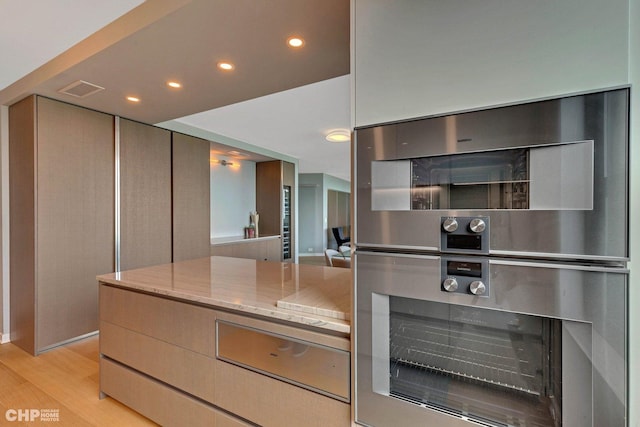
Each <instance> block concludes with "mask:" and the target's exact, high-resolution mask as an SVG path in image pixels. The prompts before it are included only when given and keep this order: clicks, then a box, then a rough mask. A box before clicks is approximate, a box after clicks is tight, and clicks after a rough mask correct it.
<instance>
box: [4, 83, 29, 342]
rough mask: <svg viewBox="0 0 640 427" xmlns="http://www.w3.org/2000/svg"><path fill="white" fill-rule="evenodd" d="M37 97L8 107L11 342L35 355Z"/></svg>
mask: <svg viewBox="0 0 640 427" xmlns="http://www.w3.org/2000/svg"><path fill="white" fill-rule="evenodd" d="M35 134H36V132H35V97H33V96H31V97H29V98H25V99H24V100H22V101H20V102H19V103H17V104H15V105H12V106H11V107H10V108H9V203H10V206H11V209H10V215H9V221H10V225H9V227H10V229H11V235H10V244H9V245H10V253H11V260H10V280H11V288H10V294H11V296H10V307H11V314H10V320H9V322H10V328H11V341H12V342H13V343H14V344H16V345H17V346H19V347H21V348H23V349H24V350H26V351H28V352H29V353H34V352H35V199H34V197H35V194H34V189H35V185H34V184H35V182H34V179H35V172H34V162H35V160H34V159H35V157H34V154H35Z"/></svg>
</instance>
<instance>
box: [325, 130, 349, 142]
mask: <svg viewBox="0 0 640 427" xmlns="http://www.w3.org/2000/svg"><path fill="white" fill-rule="evenodd" d="M326 140H327V141H329V142H347V141H350V140H351V132H349V131H348V130H347V129H334V130H332V131H330V132H329V133H328V134H327V136H326Z"/></svg>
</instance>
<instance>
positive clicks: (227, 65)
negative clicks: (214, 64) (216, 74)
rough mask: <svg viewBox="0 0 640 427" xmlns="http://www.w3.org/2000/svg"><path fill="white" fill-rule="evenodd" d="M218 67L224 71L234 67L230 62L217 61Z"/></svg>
mask: <svg viewBox="0 0 640 427" xmlns="http://www.w3.org/2000/svg"><path fill="white" fill-rule="evenodd" d="M218 68H220V69H221V70H224V71H231V70H233V69H234V68H235V67H234V65H233V64H232V63H230V62H218Z"/></svg>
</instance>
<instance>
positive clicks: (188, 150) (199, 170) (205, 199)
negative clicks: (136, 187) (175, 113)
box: [172, 132, 211, 262]
mask: <svg viewBox="0 0 640 427" xmlns="http://www.w3.org/2000/svg"><path fill="white" fill-rule="evenodd" d="M172 161H173V184H172V185H173V261H174V262H177V261H184V260H187V259H194V258H202V257H206V256H209V241H210V235H211V232H210V228H211V213H210V210H211V206H210V198H211V190H210V166H209V165H210V163H209V141H206V140H204V139H200V138H195V137H192V136H188V135H183V134H180V133H175V132H174V133H173V159H172Z"/></svg>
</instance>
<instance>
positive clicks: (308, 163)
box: [0, 0, 350, 180]
mask: <svg viewBox="0 0 640 427" xmlns="http://www.w3.org/2000/svg"><path fill="white" fill-rule="evenodd" d="M138 4H140V6H139V7H137V8H136V6H138ZM132 8H133V10H132V11H130V12H129V13H126V12H127V10H128V9H132ZM123 13H126V14H124V15H123ZM121 15H123V16H122V17H120V18H118V17H119V16H121ZM111 21H113V22H111ZM25 23H28V25H25ZM105 25H106V26H105ZM61 29H62V30H61ZM292 34H300V35H302V36H303V37H304V38H305V40H306V44H305V47H304V48H303V49H302V50H299V51H293V50H291V49H289V48H287V47H286V45H285V40H286V38H287V37H288V36H290V35H292ZM76 43H77V44H76ZM0 58H2V63H3V66H2V68H0V88H3V89H2V90H0V103H1V104H4V105H10V104H11V103H13V102H15V101H17V100H19V99H20V98H22V97H24V96H26V95H29V94H30V93H38V94H41V95H45V96H48V97H51V98H54V99H60V100H62V101H66V102H71V103H74V104H77V105H82V106H85V107H88V108H93V109H96V110H99V111H105V112H108V113H112V114H117V115H120V116H123V117H127V118H131V119H134V120H139V121H142V122H146V123H161V122H166V121H173V120H175V121H177V122H179V123H183V124H187V125H190V126H195V127H198V128H201V129H203V130H205V131H209V132H212V133H215V134H219V135H224V136H226V137H229V138H233V139H236V140H239V141H243V142H246V143H249V144H251V145H254V146H257V147H262V148H265V149H268V150H271V151H275V152H279V153H283V154H286V155H288V156H291V157H294V158H297V159H298V160H299V171H300V172H301V173H327V174H330V175H333V176H336V177H339V178H343V179H346V180H349V179H350V161H349V156H350V148H349V144H348V143H346V144H345V143H343V144H335V143H334V144H332V143H329V142H327V141H326V140H325V139H324V137H325V135H326V133H327V132H328V131H329V130H331V129H334V128H346V129H349V128H350V113H349V109H350V105H349V94H350V89H349V0H305V1H304V2H300V1H298V0H216V1H215V2H213V1H211V0H154V1H153V2H149V1H147V2H140V1H139V0H117V1H114V0H111V1H109V2H104V1H100V0H92V1H88V0H56V1H55V2H52V1H51V0H0ZM220 59H227V60H230V61H233V62H234V63H235V64H236V70H235V71H234V72H232V73H230V74H227V75H223V74H221V73H220V72H219V71H218V70H217V69H216V68H215V64H216V62H217V61H218V60H220ZM5 64H7V65H5ZM38 67H39V68H38ZM78 79H82V80H86V81H89V82H91V83H95V84H97V85H100V86H102V87H105V89H106V90H104V91H102V92H100V93H98V94H96V95H92V96H90V97H87V98H82V99H79V98H72V97H69V96H68V95H63V94H60V93H58V90H59V89H60V88H62V87H63V86H66V85H68V84H69V83H71V82H73V81H76V80H78ZM168 79H178V80H180V81H182V83H183V84H184V88H183V89H182V90H180V91H172V90H169V89H168V88H167V87H166V86H165V82H166V81H167V80H168ZM127 94H134V95H137V96H139V97H140V98H141V99H142V102H141V103H140V104H139V105H131V104H130V103H128V102H126V101H125V100H124V97H125V95H127Z"/></svg>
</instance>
